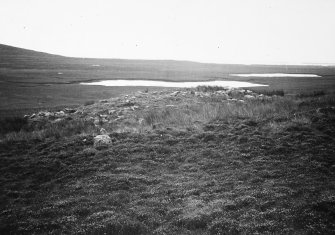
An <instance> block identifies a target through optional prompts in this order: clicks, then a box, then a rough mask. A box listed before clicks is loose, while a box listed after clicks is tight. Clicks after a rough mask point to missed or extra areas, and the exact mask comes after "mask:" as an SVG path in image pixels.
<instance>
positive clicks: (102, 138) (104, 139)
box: [94, 135, 112, 147]
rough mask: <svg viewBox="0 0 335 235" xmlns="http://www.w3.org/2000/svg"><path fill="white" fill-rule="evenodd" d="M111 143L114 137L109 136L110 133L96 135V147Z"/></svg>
mask: <svg viewBox="0 0 335 235" xmlns="http://www.w3.org/2000/svg"><path fill="white" fill-rule="evenodd" d="M111 143H112V139H111V138H110V137H109V135H97V136H96V137H94V146H95V147H101V146H107V145H109V144H111Z"/></svg>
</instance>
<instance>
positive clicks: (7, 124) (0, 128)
mask: <svg viewBox="0 0 335 235" xmlns="http://www.w3.org/2000/svg"><path fill="white" fill-rule="evenodd" d="M27 126H28V119H27V118H23V117H7V118H4V119H2V120H0V135H1V134H2V135H3V134H6V133H9V132H18V131H20V130H23V129H24V128H26V127H27Z"/></svg>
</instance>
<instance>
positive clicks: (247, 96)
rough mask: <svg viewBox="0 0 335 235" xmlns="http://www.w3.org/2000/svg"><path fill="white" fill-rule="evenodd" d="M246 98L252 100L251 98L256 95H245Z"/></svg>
mask: <svg viewBox="0 0 335 235" xmlns="http://www.w3.org/2000/svg"><path fill="white" fill-rule="evenodd" d="M244 98H245V99H250V100H251V99H255V97H254V96H252V95H245V96H244Z"/></svg>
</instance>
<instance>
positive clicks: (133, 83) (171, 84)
mask: <svg viewBox="0 0 335 235" xmlns="http://www.w3.org/2000/svg"><path fill="white" fill-rule="evenodd" d="M80 84H82V85H99V86H147V87H150V86H151V87H180V88H191V87H197V86H221V87H234V88H238V87H257V86H268V85H264V84H256V83H250V82H239V81H203V82H167V81H152V80H104V81H99V82H82V83H80Z"/></svg>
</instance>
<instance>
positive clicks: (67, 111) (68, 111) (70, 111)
mask: <svg viewBox="0 0 335 235" xmlns="http://www.w3.org/2000/svg"><path fill="white" fill-rule="evenodd" d="M76 111H77V110H75V109H70V108H65V109H64V112H65V113H75V112H76Z"/></svg>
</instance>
